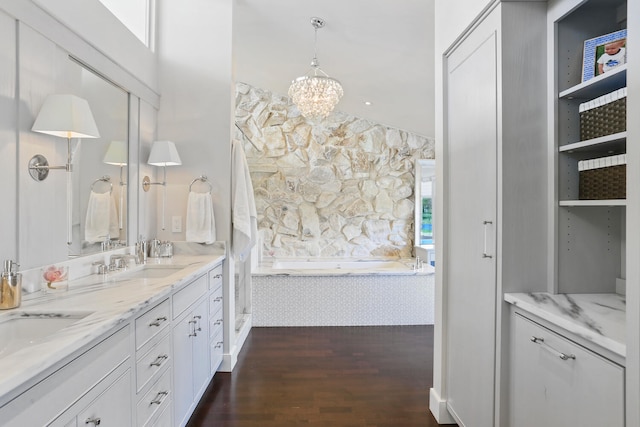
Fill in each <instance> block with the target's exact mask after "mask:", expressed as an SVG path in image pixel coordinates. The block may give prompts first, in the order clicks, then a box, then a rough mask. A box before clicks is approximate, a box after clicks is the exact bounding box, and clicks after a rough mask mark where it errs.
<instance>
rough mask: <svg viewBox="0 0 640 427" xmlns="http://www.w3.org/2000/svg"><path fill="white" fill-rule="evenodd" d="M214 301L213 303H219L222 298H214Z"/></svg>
mask: <svg viewBox="0 0 640 427" xmlns="http://www.w3.org/2000/svg"><path fill="white" fill-rule="evenodd" d="M214 301H215V302H220V301H222V297H216V298H215V299H214Z"/></svg>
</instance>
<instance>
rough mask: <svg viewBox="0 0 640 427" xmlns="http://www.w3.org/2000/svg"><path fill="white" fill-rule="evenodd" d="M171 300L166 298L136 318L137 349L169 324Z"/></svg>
mask: <svg viewBox="0 0 640 427" xmlns="http://www.w3.org/2000/svg"><path fill="white" fill-rule="evenodd" d="M170 311H171V310H170V307H169V300H164V301H163V302H161V303H160V304H158V305H157V306H155V307H154V308H152V309H151V310H149V311H147V312H146V313H145V314H143V315H142V316H140V317H138V318H137V319H136V323H135V324H136V350H140V348H141V347H142V346H143V345H145V344H146V343H147V342H148V341H149V340H150V339H151V338H153V337H154V336H156V335H157V334H159V333H160V332H161V331H163V330H164V328H166V327H167V326H168V325H169V318H170V316H171V314H170Z"/></svg>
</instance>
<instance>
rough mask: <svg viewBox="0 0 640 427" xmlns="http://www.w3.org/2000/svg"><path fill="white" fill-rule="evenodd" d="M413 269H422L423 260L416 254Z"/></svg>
mask: <svg viewBox="0 0 640 427" xmlns="http://www.w3.org/2000/svg"><path fill="white" fill-rule="evenodd" d="M413 271H422V260H421V259H420V257H419V256H417V255H416V263H415V264H414V265H413Z"/></svg>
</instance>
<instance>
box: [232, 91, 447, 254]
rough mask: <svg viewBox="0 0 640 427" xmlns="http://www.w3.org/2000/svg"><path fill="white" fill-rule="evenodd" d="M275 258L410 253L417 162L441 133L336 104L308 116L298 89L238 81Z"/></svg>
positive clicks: (262, 220)
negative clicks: (293, 93) (291, 94)
mask: <svg viewBox="0 0 640 427" xmlns="http://www.w3.org/2000/svg"><path fill="white" fill-rule="evenodd" d="M235 116H236V120H237V122H238V126H239V127H240V128H241V129H242V131H243V132H244V134H245V135H246V136H247V137H248V138H249V139H250V140H251V141H249V140H247V139H246V138H243V136H242V134H241V133H240V132H237V133H236V138H237V139H238V140H241V141H243V142H244V149H245V152H246V155H247V163H248V164H249V169H250V171H251V180H252V183H253V187H254V193H255V198H256V207H257V211H258V217H259V218H258V229H259V235H260V240H261V250H262V253H263V255H264V256H265V257H268V256H275V257H301V258H304V257H316V256H322V257H336V258H338V257H362V258H364V257H370V256H378V257H380V256H395V257H410V256H411V255H412V253H411V252H412V248H413V227H414V219H413V216H414V191H413V190H414V185H415V167H416V165H415V162H416V160H417V159H433V158H434V150H435V148H434V146H435V141H434V139H433V138H427V137H423V136H420V135H416V134H413V133H409V132H406V131H403V130H399V129H394V128H389V127H386V126H384V125H380V124H376V123H371V122H369V121H366V120H363V119H360V118H357V117H353V116H349V115H347V114H344V113H341V112H334V113H332V114H331V115H330V116H329V117H328V118H327V119H326V120H324V121H322V122H321V123H312V122H309V121H307V120H306V119H304V117H302V116H301V115H300V113H299V112H298V110H297V109H296V108H295V106H294V105H293V104H292V103H291V101H290V100H289V98H288V97H285V96H280V95H277V94H273V93H271V92H268V91H266V90H262V89H258V88H254V87H252V86H250V85H248V84H243V83H238V84H237V86H236V114H235Z"/></svg>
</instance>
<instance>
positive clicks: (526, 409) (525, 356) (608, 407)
mask: <svg viewBox="0 0 640 427" xmlns="http://www.w3.org/2000/svg"><path fill="white" fill-rule="evenodd" d="M513 319H514V328H513V331H512V332H513V336H512V345H513V348H512V372H511V375H510V378H511V390H510V395H511V417H512V419H511V423H510V425H514V426H518V427H528V426H531V427H533V426H541V425H552V426H560V425H576V426H587V425H592V426H600V425H602V426H604V425H606V426H608V427H609V426H610V427H614V426H617V427H622V426H624V368H623V367H621V366H619V365H617V364H616V363H613V362H612V361H610V360H608V359H606V358H604V357H602V356H600V355H598V354H597V353H594V352H593V351H591V350H588V349H586V348H584V347H582V346H580V345H578V344H576V343H574V342H573V341H570V340H569V339H567V338H565V337H564V336H562V335H560V334H558V333H556V332H554V331H551V330H549V329H547V328H546V327H544V326H541V325H539V324H538V323H535V322H534V321H533V320H530V319H528V318H526V317H523V316H521V315H519V314H515V315H514V316H513Z"/></svg>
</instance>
